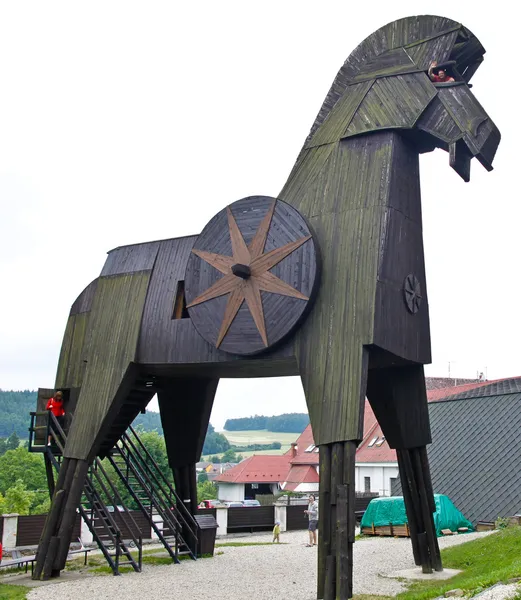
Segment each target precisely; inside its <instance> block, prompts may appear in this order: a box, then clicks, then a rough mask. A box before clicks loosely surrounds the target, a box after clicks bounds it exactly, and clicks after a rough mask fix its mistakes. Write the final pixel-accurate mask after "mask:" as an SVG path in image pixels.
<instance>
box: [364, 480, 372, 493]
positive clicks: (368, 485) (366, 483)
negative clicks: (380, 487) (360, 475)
mask: <svg viewBox="0 0 521 600" xmlns="http://www.w3.org/2000/svg"><path fill="white" fill-rule="evenodd" d="M370 491H371V478H370V477H364V492H370Z"/></svg>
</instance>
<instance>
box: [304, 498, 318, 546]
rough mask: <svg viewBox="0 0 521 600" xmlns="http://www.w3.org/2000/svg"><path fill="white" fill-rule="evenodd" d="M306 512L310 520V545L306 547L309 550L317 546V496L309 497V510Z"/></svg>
mask: <svg viewBox="0 0 521 600" xmlns="http://www.w3.org/2000/svg"><path fill="white" fill-rule="evenodd" d="M304 512H305V513H306V514H307V516H308V519H309V525H308V531H309V544H306V546H307V547H308V548H309V547H311V546H316V545H317V527H318V502H317V501H316V500H315V496H313V494H311V495H310V496H309V504H308V508H307V510H305V511H304Z"/></svg>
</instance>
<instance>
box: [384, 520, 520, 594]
mask: <svg viewBox="0 0 521 600" xmlns="http://www.w3.org/2000/svg"><path fill="white" fill-rule="evenodd" d="M441 557H442V560H443V566H444V567H445V568H449V569H460V570H463V572H462V573H460V574H459V575H456V576H455V577H452V578H451V579H449V580H447V581H422V582H414V583H411V584H410V585H409V587H408V589H407V591H406V592H402V593H401V594H398V596H396V598H397V599H398V600H427V599H429V598H436V597H438V596H443V594H444V593H445V592H446V591H448V590H453V589H456V588H460V589H462V590H464V591H465V592H466V593H467V594H469V595H474V594H477V593H479V592H481V591H482V590H483V589H485V588H487V587H490V586H492V585H494V584H495V583H498V582H505V583H506V581H507V580H508V579H510V578H512V577H521V527H512V528H509V529H504V530H502V531H499V532H498V533H494V534H492V535H489V536H487V537H485V538H482V539H480V540H474V541H471V542H468V543H466V544H461V545H460V546H453V547H452V548H446V549H445V550H442V552H441Z"/></svg>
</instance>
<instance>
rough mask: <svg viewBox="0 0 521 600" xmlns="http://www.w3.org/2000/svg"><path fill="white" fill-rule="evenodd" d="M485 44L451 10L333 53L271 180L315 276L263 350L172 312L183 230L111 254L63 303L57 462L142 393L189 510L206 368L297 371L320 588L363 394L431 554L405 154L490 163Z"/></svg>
mask: <svg viewBox="0 0 521 600" xmlns="http://www.w3.org/2000/svg"><path fill="white" fill-rule="evenodd" d="M483 53H484V49H483V48H482V46H481V44H479V42H478V41H477V39H476V38H475V37H474V36H473V35H472V34H471V33H470V32H469V31H468V30H466V29H465V28H464V27H463V26H462V25H460V24H458V23H454V22H453V21H450V20H448V19H444V18H441V17H412V18H409V19H402V20H399V21H396V22H394V23H391V24H389V25H387V26H385V27H383V28H382V29H380V30H378V31H377V32H375V33H374V34H372V36H370V37H369V38H367V40H365V41H364V42H363V43H362V44H361V45H360V46H359V47H358V48H357V49H356V50H355V51H354V52H353V53H352V54H351V56H350V57H349V59H348V60H347V61H346V63H345V64H344V65H343V67H342V68H341V69H340V71H339V74H338V75H337V77H336V78H335V81H334V83H333V86H332V88H331V90H330V91H329V93H328V95H327V97H326V99H325V101H324V104H323V106H322V108H321V110H320V112H319V114H318V116H317V118H316V120H315V123H314V125H313V127H312V129H311V133H310V135H309V136H308V138H307V139H306V142H305V144H304V147H303V149H302V151H301V153H300V155H299V157H298V159H297V162H296V164H295V166H294V168H293V170H292V172H291V174H290V176H289V178H288V181H287V183H286V185H285V186H284V188H283V189H282V191H281V192H280V194H279V198H280V199H281V200H283V201H285V202H287V203H288V204H290V205H291V206H293V207H294V208H296V209H297V210H298V211H299V213H300V214H301V215H303V216H304V217H305V218H306V220H307V222H308V223H309V225H310V227H311V228H312V230H313V233H314V236H315V237H316V240H317V242H318V246H319V247H320V252H321V257H322V271H321V283H320V287H319V291H318V295H317V298H316V300H315V305H314V307H313V309H312V311H311V313H310V314H309V316H308V317H307V319H306V320H305V321H304V323H303V324H302V325H301V326H300V327H299V328H298V329H297V331H296V333H295V334H294V335H292V336H291V337H290V338H289V339H286V341H284V342H283V343H281V344H279V345H278V346H277V347H276V348H275V349H273V350H272V351H270V352H269V353H265V354H261V355H259V356H255V357H246V358H245V357H240V356H234V355H231V354H227V353H224V352H222V351H220V350H218V349H217V348H215V347H213V346H211V345H210V344H209V343H208V342H206V341H205V340H204V339H203V338H202V337H201V336H200V335H199V334H198V332H197V331H196V329H195V327H194V324H193V323H192V322H191V320H190V319H189V318H179V317H180V313H179V314H177V309H176V308H175V306H174V304H175V302H176V299H177V298H178V297H179V290H180V286H182V282H183V280H184V274H185V270H186V266H187V263H188V260H189V257H190V253H191V250H192V247H193V245H194V242H195V241H196V239H197V238H196V236H192V237H187V238H178V239H172V240H163V241H158V242H149V243H146V244H137V245H134V246H126V247H123V248H117V249H115V250H114V251H112V252H111V253H109V256H108V259H107V261H106V263H105V266H104V268H103V270H102V273H101V276H100V277H99V278H98V279H97V280H96V281H95V282H93V283H92V284H91V285H90V286H88V287H87V288H86V290H84V292H83V293H82V294H81V295H80V297H79V298H78V300H77V301H76V302H75V303H74V305H73V307H72V309H71V314H70V316H69V321H68V325H67V329H66V333H65V337H64V344H63V347H62V353H61V356H60V363H59V367H58V376H57V382H56V385H57V387H60V388H63V389H67V390H68V391H69V393H70V398H71V402H72V404H73V405H75V416H74V421H73V423H72V426H71V429H70V432H69V436H68V440H67V445H66V448H65V452H64V455H65V457H66V460H65V462H64V467H65V468H69V467H68V466H67V465H68V464H69V463H68V462H67V461H69V462H70V465H72V466H71V467H70V468H73V469H76V468H79V467H78V465H79V464H80V463H89V462H90V461H92V460H93V458H94V457H95V456H96V455H102V456H103V455H104V454H105V453H106V452H108V451H109V450H110V448H111V446H112V445H113V444H114V443H115V442H116V441H117V439H118V438H119V436H120V435H121V433H122V432H123V431H124V430H125V429H126V427H127V426H128V425H129V424H130V423H131V421H132V420H133V419H134V417H135V416H136V414H137V413H138V412H139V410H141V409H142V408H144V407H145V406H146V404H147V403H148V401H149V400H150V399H151V397H152V396H153V395H154V393H157V395H158V399H159V407H160V411H161V418H162V422H163V428H164V432H165V439H166V443H167V451H168V455H169V461H170V465H171V467H172V468H173V470H174V476H175V480H176V486H177V487H178V489H179V490H180V495H181V497H183V498H190V500H191V505H192V509H193V510H195V507H196V490H195V463H196V462H197V460H198V459H199V457H200V453H201V449H202V444H203V441H204V436H205V432H206V429H207V426H208V421H209V417H210V412H211V407H212V403H213V399H214V395H215V391H216V388H217V384H218V380H219V378H220V377H258V376H281V375H300V376H301V378H302V382H303V387H304V391H305V395H306V400H307V403H308V408H309V413H310V420H311V425H312V429H313V435H314V439H315V442H316V444H317V445H319V446H320V448H321V455H320V456H321V459H320V460H321V465H320V475H321V484H320V485H321V499H320V501H321V505H322V508H321V526H320V548H319V586H318V596H319V597H324V594H325V595H326V597H333V596H332V595H331V594H336V595H337V597H339V598H345V597H350V596H351V595H352V587H351V580H352V572H351V570H350V569H352V554H351V553H352V550H351V548H352V543H353V541H354V520H353V519H352V515H351V516H349V515H348V514H347V508H346V507H347V506H352V502H353V498H354V453H355V450H356V446H357V444H358V442H359V441H360V440H361V438H362V431H363V421H362V419H363V402H364V398H365V397H366V395H367V397H368V398H369V401H370V402H371V405H372V407H373V410H374V412H375V414H376V416H377V418H378V421H379V422H380V425H381V426H382V429H383V432H384V434H385V436H386V439H387V440H388V442H389V444H390V446H391V447H393V448H396V449H397V450H398V459H399V465H400V474H401V477H402V482H404V483H403V487H404V496H405V501H406V505H407V511H408V515H409V522H410V524H411V532H412V541H413V549H414V553H415V559H416V562H417V563H418V564H422V566H423V567H424V568H426V569H428V568H433V567H434V568H436V569H441V561H440V560H439V551H438V549H437V543H436V540H435V537H433V524H432V514H431V515H430V516H429V510H430V508H432V506H431V504H432V489H431V488H430V479H429V474H428V464H427V462H426V454H425V446H426V444H428V443H429V442H430V428H429V419H428V410H427V402H426V392H425V380H424V375H423V365H424V364H426V363H429V362H430V359H431V355H430V332H429V310H428V299H427V286H426V279H425V264H424V252H423V239H422V217H421V194H420V173H419V154H420V153H422V152H427V151H431V150H433V149H434V148H436V147H441V148H443V149H445V150H447V151H448V152H449V162H450V165H451V166H452V167H453V168H454V169H455V170H456V171H457V172H458V174H460V175H461V177H462V178H463V179H464V180H468V179H469V177H470V160H471V158H472V157H474V156H475V157H477V158H478V160H479V161H480V162H481V163H482V164H483V165H484V166H485V167H486V168H487V169H489V170H490V169H491V168H492V167H491V164H492V160H493V157H494V154H495V151H496V148H497V145H498V143H499V139H500V136H499V132H498V130H497V128H496V127H495V125H494V123H493V122H492V121H491V119H490V118H489V117H488V116H487V115H486V113H485V112H484V110H483V108H482V107H481V106H480V105H479V103H478V102H477V101H476V99H475V98H474V96H473V94H472V92H471V91H470V89H469V85H468V81H469V80H470V77H471V76H472V74H473V73H474V71H475V70H476V68H477V66H478V65H479V63H480V62H481V60H482V55H483ZM433 60H437V61H438V62H443V61H453V63H454V69H455V72H456V73H457V74H458V75H459V77H458V81H457V82H456V84H454V85H452V86H448V87H447V86H443V85H441V86H440V85H435V84H434V83H433V82H431V81H430V79H429V77H428V76H427V73H426V70H427V68H428V66H429V64H430V63H431V62H432V61H433ZM62 468H63V467H62ZM60 477H61V475H60ZM63 480H64V481H65V480H66V478H65V476H63ZM65 493H66V494H68V500H67V502H68V504H67V505H68V506H69V505H70V506H71V507H72V506H74V505H75V503H76V504H77V502H78V499H79V497H74V496H73V495H71V494H70V490H65ZM76 496H77V491H76ZM431 513H432V511H431ZM340 522H342V527H339V526H338V523H340ZM60 531H61V534H62V535H63V538H64V540H63V542H62V543H65V542H66V543H67V544H68V540H66V539H65V538H66V535H67V534H66V531H67V528H66V527H65V526H62V528H61V530H60ZM62 554H63V553H62ZM350 557H351V558H350ZM43 560H44V558H42V559H41V560H40V559H39V561H40V562H41V563H42V566H43ZM350 561H351V562H350ZM58 562H59V561H58ZM58 562H55V570H56V569H60V568H63V565H62V564H58ZM39 572H41V568H40V569H39V570H38V569H37V573H39ZM346 582H347V583H346Z"/></svg>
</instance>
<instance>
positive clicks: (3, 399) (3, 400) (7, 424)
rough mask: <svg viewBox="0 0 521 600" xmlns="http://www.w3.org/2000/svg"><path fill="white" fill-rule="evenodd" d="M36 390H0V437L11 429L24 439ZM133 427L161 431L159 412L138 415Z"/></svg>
mask: <svg viewBox="0 0 521 600" xmlns="http://www.w3.org/2000/svg"><path fill="white" fill-rule="evenodd" d="M36 395H37V394H36V392H32V391H29V390H24V391H23V392H6V391H4V390H0V438H7V437H9V436H10V435H11V434H12V433H13V431H15V432H16V433H17V435H18V436H19V437H20V438H21V439H24V440H26V439H27V438H28V437H29V431H28V429H29V425H30V422H31V420H30V416H29V413H30V412H31V411H35V410H36ZM132 425H133V426H134V427H137V426H141V427H142V428H143V429H144V430H145V431H154V430H156V431H157V432H158V433H160V434H162V433H163V427H162V426H161V418H160V416H159V413H156V412H151V411H147V413H146V414H144V415H141V414H140V415H138V416H137V417H136V419H135V421H134V423H132Z"/></svg>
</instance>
